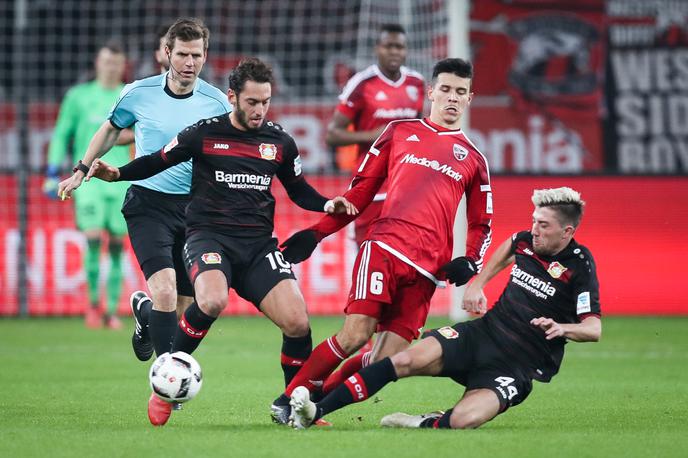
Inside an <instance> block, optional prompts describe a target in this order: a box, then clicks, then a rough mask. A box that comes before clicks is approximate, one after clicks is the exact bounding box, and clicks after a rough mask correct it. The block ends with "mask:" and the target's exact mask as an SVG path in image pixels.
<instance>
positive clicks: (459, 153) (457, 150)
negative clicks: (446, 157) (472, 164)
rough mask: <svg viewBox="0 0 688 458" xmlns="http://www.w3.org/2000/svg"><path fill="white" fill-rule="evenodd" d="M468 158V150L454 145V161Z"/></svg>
mask: <svg viewBox="0 0 688 458" xmlns="http://www.w3.org/2000/svg"><path fill="white" fill-rule="evenodd" d="M467 157H468V150H467V149H466V148H464V147H463V146H461V145H457V144H456V143H454V159H456V160H457V161H463V160H464V159H466V158H467Z"/></svg>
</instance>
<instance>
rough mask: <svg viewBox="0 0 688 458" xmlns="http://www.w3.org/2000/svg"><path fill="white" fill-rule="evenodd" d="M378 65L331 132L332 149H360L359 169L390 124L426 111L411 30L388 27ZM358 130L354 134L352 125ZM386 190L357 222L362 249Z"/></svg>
mask: <svg viewBox="0 0 688 458" xmlns="http://www.w3.org/2000/svg"><path fill="white" fill-rule="evenodd" d="M375 54H376V56H377V64H376V65H371V66H370V67H368V68H366V69H364V70H362V71H360V72H358V73H356V74H355V75H354V76H352V77H351V79H349V81H348V82H347V83H346V85H345V86H344V89H343V91H342V93H341V95H340V96H339V105H337V109H336V110H335V112H334V116H333V117H332V121H331V122H330V124H329V126H328V127H327V137H326V141H327V144H328V145H330V146H334V147H336V146H346V145H357V146H358V159H357V164H360V162H361V161H362V160H363V157H364V156H365V154H366V153H367V152H368V149H370V146H371V145H372V144H373V141H375V139H376V138H377V137H378V136H379V135H380V134H381V133H382V130H383V129H384V128H385V126H386V125H387V124H388V123H389V122H390V121H394V120H397V119H407V118H420V117H421V116H422V112H423V100H424V97H423V92H424V86H425V83H424V81H423V76H422V75H421V74H420V73H418V72H415V71H413V70H410V69H408V68H407V67H405V66H404V65H403V64H404V61H405V60H406V31H405V30H404V28H403V27H402V26H401V25H399V24H385V25H383V26H382V27H381V28H380V34H379V36H378V39H377V43H376V44H375ZM350 125H351V126H353V130H349V126H350ZM386 192H387V190H386V186H384V185H383V186H382V187H381V188H380V189H379V190H378V192H377V194H376V195H375V198H374V199H373V202H372V203H371V204H370V205H368V208H366V210H365V212H363V213H362V214H361V215H360V216H359V217H358V218H356V221H355V222H354V229H355V240H356V245H357V246H360V245H361V243H363V241H364V240H365V235H366V231H367V230H368V227H369V226H370V223H371V222H372V221H373V220H374V219H375V218H377V216H378V215H379V214H380V210H381V209H382V201H383V200H384V199H385V195H386Z"/></svg>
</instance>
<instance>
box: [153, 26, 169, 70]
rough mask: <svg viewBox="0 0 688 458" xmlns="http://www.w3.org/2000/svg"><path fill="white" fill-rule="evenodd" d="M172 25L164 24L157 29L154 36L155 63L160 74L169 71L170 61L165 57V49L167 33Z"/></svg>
mask: <svg viewBox="0 0 688 458" xmlns="http://www.w3.org/2000/svg"><path fill="white" fill-rule="evenodd" d="M171 25H172V24H164V25H161V26H160V27H158V30H157V32H156V34H155V36H156V37H157V41H156V43H155V45H156V48H155V61H156V62H157V63H158V65H159V66H160V73H165V72H166V71H168V70H169V69H170V59H169V58H168V57H167V52H166V51H165V48H166V46H167V31H168V30H169V29H170V26H171Z"/></svg>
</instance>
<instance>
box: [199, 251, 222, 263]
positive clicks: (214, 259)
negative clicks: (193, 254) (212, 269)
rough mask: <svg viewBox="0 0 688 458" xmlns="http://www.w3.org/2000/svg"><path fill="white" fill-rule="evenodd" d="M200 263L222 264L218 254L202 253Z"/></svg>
mask: <svg viewBox="0 0 688 458" xmlns="http://www.w3.org/2000/svg"><path fill="white" fill-rule="evenodd" d="M201 261H203V262H204V263H206V264H220V263H221V262H222V256H220V253H203V255H202V256H201Z"/></svg>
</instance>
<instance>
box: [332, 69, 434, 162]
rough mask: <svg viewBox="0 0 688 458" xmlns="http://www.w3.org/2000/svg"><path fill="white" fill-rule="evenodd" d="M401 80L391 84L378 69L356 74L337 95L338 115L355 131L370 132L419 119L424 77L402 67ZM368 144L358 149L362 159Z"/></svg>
mask: <svg viewBox="0 0 688 458" xmlns="http://www.w3.org/2000/svg"><path fill="white" fill-rule="evenodd" d="M400 71H401V78H399V79H398V80H397V81H392V80H390V79H389V78H387V77H386V76H385V75H383V74H382V72H381V71H380V69H379V68H378V66H377V65H371V66H370V67H368V68H366V69H365V70H362V71H360V72H358V73H356V74H355V75H354V76H352V77H351V78H350V79H349V81H348V82H347V83H346V85H345V86H344V89H343V90H342V93H341V94H340V95H339V105H337V111H339V112H340V113H341V114H343V115H344V116H346V117H347V118H349V119H350V120H351V122H352V123H353V125H354V129H355V130H356V131H362V130H372V129H375V128H376V127H380V126H384V125H386V124H387V123H389V122H390V121H396V120H397V119H408V118H419V117H420V116H422V113H423V102H424V100H425V92H424V91H425V89H424V81H423V76H422V75H421V74H420V73H418V72H414V71H413V70H409V69H408V68H406V67H403V66H402V67H401V70H400ZM368 149H370V144H359V145H358V156H359V159H360V158H362V157H363V156H364V155H365V153H367V152H368Z"/></svg>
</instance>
